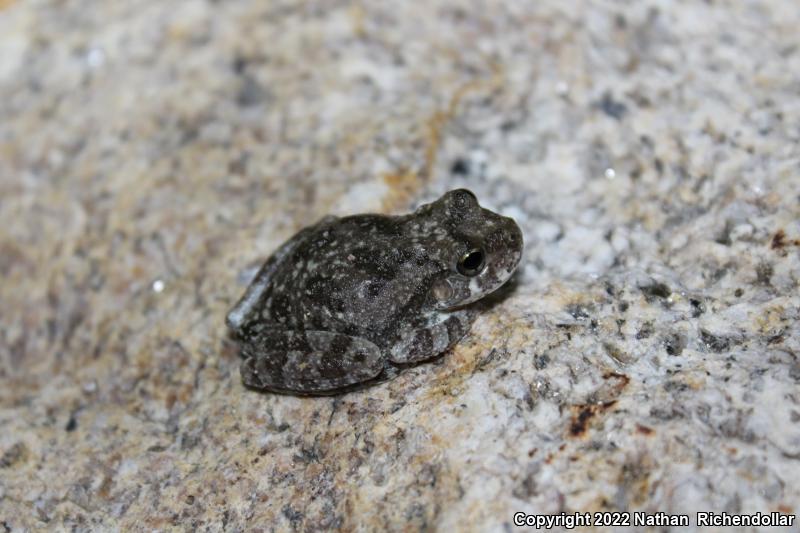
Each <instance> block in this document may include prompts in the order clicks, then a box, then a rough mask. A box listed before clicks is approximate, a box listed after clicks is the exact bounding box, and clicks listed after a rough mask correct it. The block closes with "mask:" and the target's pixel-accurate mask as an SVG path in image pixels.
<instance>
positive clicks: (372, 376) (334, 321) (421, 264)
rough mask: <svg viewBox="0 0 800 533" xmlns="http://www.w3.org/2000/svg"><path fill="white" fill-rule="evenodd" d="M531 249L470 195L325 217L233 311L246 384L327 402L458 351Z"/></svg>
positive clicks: (290, 245) (279, 255)
mask: <svg viewBox="0 0 800 533" xmlns="http://www.w3.org/2000/svg"><path fill="white" fill-rule="evenodd" d="M522 249H523V240H522V232H521V231H520V229H519V226H517V224H516V222H514V220H513V219H511V218H507V217H503V216H501V215H498V214H497V213H494V212H492V211H489V210H487V209H484V208H482V207H481V206H480V205H479V204H478V201H477V199H476V198H475V195H474V194H473V193H472V192H470V191H468V190H465V189H458V190H453V191H449V192H447V193H445V194H444V195H443V196H442V197H441V198H439V199H438V200H436V201H434V202H432V203H429V204H425V205H423V206H421V207H419V208H418V209H417V210H416V211H414V212H413V213H410V214H408V215H402V216H385V215H374V214H365V215H354V216H348V217H343V218H336V217H326V218H324V219H322V220H321V221H320V222H318V223H317V224H315V225H313V226H309V227H307V228H305V229H303V230H301V231H300V232H299V233H297V234H296V235H295V236H293V237H292V238H291V239H289V240H288V241H287V242H285V243H284V244H283V245H281V247H280V248H278V250H277V251H276V252H275V253H274V254H273V255H272V256H271V257H270V258H269V259H267V261H266V262H265V263H264V265H263V266H262V267H261V269H260V270H259V272H258V274H256V276H255V278H254V279H253V281H252V282H251V283H250V285H249V286H248V288H247V290H246V291H245V293H244V295H243V296H242V297H241V299H240V300H239V302H238V303H237V304H236V305H235V306H234V307H233V309H231V311H230V312H229V313H228V315H227V324H228V327H229V328H230V329H231V331H232V332H233V334H234V335H235V337H236V338H237V339H238V342H239V344H240V346H241V352H240V353H241V357H242V359H243V360H242V363H241V375H242V381H243V382H244V384H245V385H247V386H248V387H251V388H254V389H259V390H267V391H272V392H279V393H288V394H300V395H327V394H338V393H341V392H345V391H349V390H352V389H354V388H359V387H361V386H364V385H367V384H372V383H375V382H378V381H384V380H386V379H390V378H392V377H394V376H396V375H397V374H398V373H399V372H400V370H401V369H402V368H404V367H406V366H408V365H412V364H416V363H419V362H422V361H425V360H428V359H431V358H433V357H436V356H437V355H440V354H442V353H443V352H445V351H446V350H447V349H449V348H450V347H451V346H453V345H454V344H455V343H456V342H458V340H459V339H461V338H462V337H463V336H464V335H465V334H466V333H467V332H468V331H469V328H470V326H471V324H472V322H473V320H474V319H475V316H476V315H477V313H478V312H479V307H478V306H477V305H476V304H475V303H476V302H478V300H481V299H483V298H484V297H485V296H487V295H489V294H491V293H493V292H494V291H495V290H497V289H498V288H500V287H501V286H502V285H503V284H504V283H505V282H506V281H507V280H508V279H509V278H510V277H511V276H512V274H513V273H514V271H515V270H516V268H517V266H518V264H519V261H520V258H521V256H522ZM480 307H484V306H482V305H481V306H480Z"/></svg>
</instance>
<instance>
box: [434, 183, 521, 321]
mask: <svg viewBox="0 0 800 533" xmlns="http://www.w3.org/2000/svg"><path fill="white" fill-rule="evenodd" d="M420 211H423V212H424V213H425V215H427V216H425V218H427V219H428V220H429V221H431V222H432V224H431V226H430V228H431V230H432V233H433V235H431V237H432V241H431V244H432V246H430V247H429V250H428V252H429V254H430V255H435V256H436V260H437V262H439V264H440V265H441V267H442V272H441V275H440V276H438V277H437V278H436V279H435V280H434V282H433V285H432V287H431V292H430V294H431V295H432V297H433V299H434V300H435V304H434V305H435V307H436V308H437V309H451V308H454V307H459V306H462V305H466V304H469V303H472V302H474V301H476V300H479V299H481V298H483V297H484V296H486V295H487V294H489V293H491V292H493V291H495V290H496V289H498V288H499V287H500V286H501V285H502V284H503V283H505V282H506V281H507V280H508V279H509V278H510V277H511V275H512V274H513V273H514V271H515V270H516V269H517V265H519V261H520V258H521V257H522V248H523V242H522V231H520V229H519V226H517V223H516V222H514V220H513V219H511V218H508V217H504V216H501V215H498V214H497V213H494V212H492V211H489V210H488V209H484V208H482V207H481V206H480V205H479V204H478V200H477V198H475V195H474V194H473V193H472V192H470V191H468V190H466V189H456V190H453V191H449V192H447V193H445V194H444V196H442V197H441V198H439V199H438V200H436V201H435V202H433V203H431V204H428V205H426V206H423V207H422V208H420ZM421 214H422V213H421ZM431 252H433V253H431Z"/></svg>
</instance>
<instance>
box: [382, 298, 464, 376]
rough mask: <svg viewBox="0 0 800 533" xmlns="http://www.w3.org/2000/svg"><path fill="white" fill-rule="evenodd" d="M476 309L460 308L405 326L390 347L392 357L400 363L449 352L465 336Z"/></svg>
mask: <svg viewBox="0 0 800 533" xmlns="http://www.w3.org/2000/svg"><path fill="white" fill-rule="evenodd" d="M475 316H476V312H475V311H473V310H471V309H461V310H459V311H452V312H449V313H446V312H442V313H440V314H437V315H434V316H432V317H431V318H430V319H429V321H428V322H427V323H425V324H422V325H417V326H412V325H409V326H402V327H401V328H400V331H399V334H398V339H397V340H396V341H395V342H394V343H393V344H392V345H391V346H390V347H389V350H388V352H389V353H388V357H389V360H390V361H391V362H393V363H397V364H407V363H418V362H420V361H424V360H426V359H430V358H432V357H435V356H437V355H439V354H440V353H442V352H444V351H446V350H447V349H448V348H450V347H451V346H453V345H454V344H455V343H456V342H458V341H459V340H460V339H461V337H463V336H464V335H466V333H467V332H468V331H469V327H470V326H471V325H472V321H473V320H474V319H475Z"/></svg>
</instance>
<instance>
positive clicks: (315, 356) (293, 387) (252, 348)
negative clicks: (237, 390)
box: [241, 329, 384, 394]
mask: <svg viewBox="0 0 800 533" xmlns="http://www.w3.org/2000/svg"><path fill="white" fill-rule="evenodd" d="M242 357H243V358H244V360H243V361H242V365H241V374H242V381H243V382H244V384H245V385H247V386H248V387H253V388H256V389H264V390H271V391H276V392H294V393H301V394H325V393H332V392H336V391H337V389H342V388H345V387H348V386H350V385H354V384H356V383H361V382H364V381H368V380H371V379H372V378H374V377H376V376H377V375H378V374H380V372H381V370H383V366H384V365H383V357H382V356H381V353H380V350H379V349H378V347H377V346H376V345H375V344H373V343H371V342H370V341H368V340H366V339H363V338H360V337H351V336H348V335H343V334H340V333H331V332H328V331H293V330H274V329H270V330H267V331H264V332H261V333H259V334H258V335H256V336H255V337H253V338H251V339H249V340H248V341H247V342H245V343H244V344H243V346H242Z"/></svg>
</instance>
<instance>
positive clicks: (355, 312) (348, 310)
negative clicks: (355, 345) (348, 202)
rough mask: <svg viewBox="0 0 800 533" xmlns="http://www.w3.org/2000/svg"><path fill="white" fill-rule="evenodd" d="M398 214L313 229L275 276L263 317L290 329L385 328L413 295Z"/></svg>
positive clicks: (359, 217)
mask: <svg viewBox="0 0 800 533" xmlns="http://www.w3.org/2000/svg"><path fill="white" fill-rule="evenodd" d="M398 218H399V217H388V216H382V215H356V216H351V217H345V218H341V219H337V220H336V221H335V222H332V223H330V224H327V225H324V226H320V227H318V228H315V230H314V231H313V232H311V233H309V235H308V236H307V237H306V238H305V239H303V242H301V243H300V244H299V245H298V246H296V247H295V248H294V249H293V250H292V252H291V253H290V254H289V255H287V257H286V258H285V259H284V260H283V261H282V264H281V266H280V267H279V268H278V269H276V272H275V274H274V275H273V276H272V280H271V283H270V286H269V288H268V289H267V291H266V292H265V295H264V296H265V298H264V300H263V304H264V305H263V309H264V318H265V319H267V320H269V321H270V322H273V323H275V324H280V325H282V326H283V327H287V328H290V329H319V330H324V331H338V332H344V333H348V334H368V333H369V332H378V331H380V330H381V329H383V328H384V327H385V322H386V321H389V320H390V319H391V317H392V316H393V315H395V314H396V313H398V312H399V310H400V309H401V308H402V306H403V305H404V304H406V303H407V302H408V300H409V299H410V298H411V297H413V296H414V294H409V290H408V289H409V285H414V280H412V279H408V278H409V275H408V274H407V273H404V272H403V271H404V270H406V271H407V270H408V267H407V264H408V262H409V260H411V259H413V254H411V253H410V252H409V251H408V246H406V243H405V241H404V238H403V235H402V232H401V231H400V227H399V225H398ZM400 285H403V286H405V287H404V288H403V287H401V286H400ZM411 292H413V291H411Z"/></svg>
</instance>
